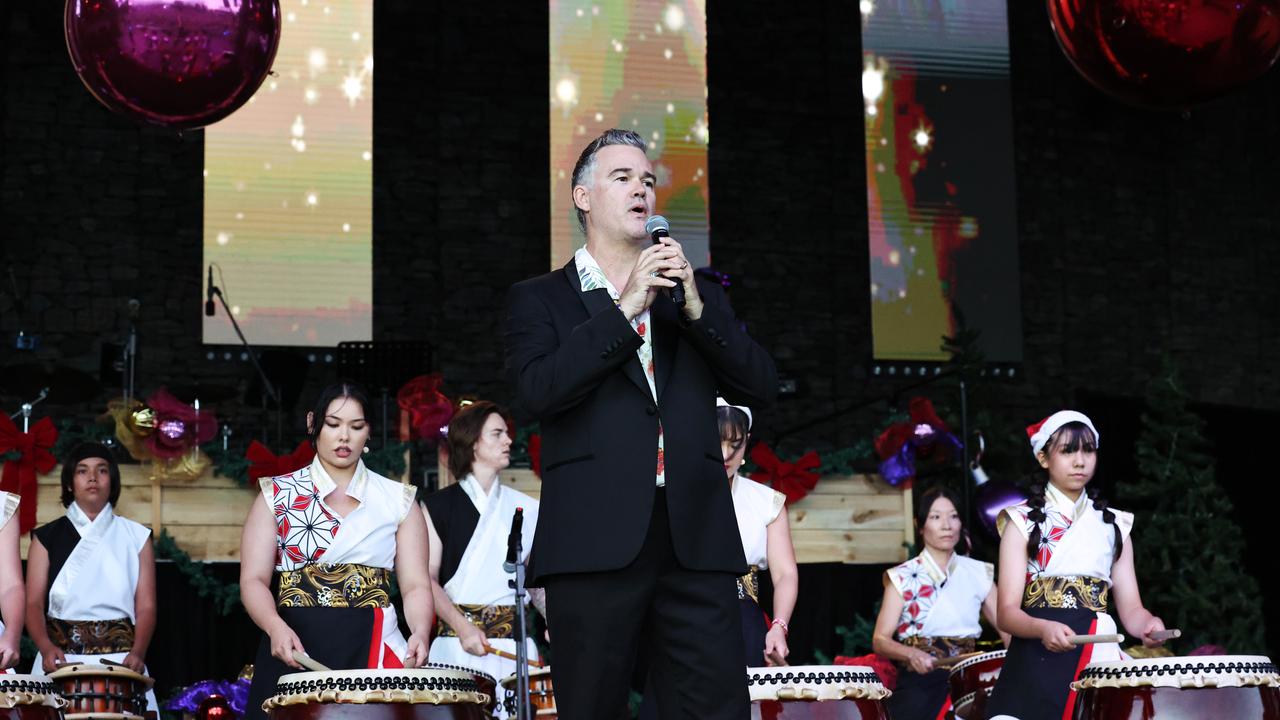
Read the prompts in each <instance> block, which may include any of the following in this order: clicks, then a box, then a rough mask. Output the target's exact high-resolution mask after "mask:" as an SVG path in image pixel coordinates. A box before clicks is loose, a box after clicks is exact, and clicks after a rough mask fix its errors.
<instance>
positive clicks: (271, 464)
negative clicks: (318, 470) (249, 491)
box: [244, 440, 316, 480]
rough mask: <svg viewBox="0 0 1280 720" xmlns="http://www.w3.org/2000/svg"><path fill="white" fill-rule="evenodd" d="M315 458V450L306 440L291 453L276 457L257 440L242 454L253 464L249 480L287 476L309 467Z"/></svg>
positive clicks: (250, 467)
mask: <svg viewBox="0 0 1280 720" xmlns="http://www.w3.org/2000/svg"><path fill="white" fill-rule="evenodd" d="M315 456H316V449H315V448H313V447H311V443H310V442H309V441H307V440H303V441H302V442H300V443H298V447H296V448H294V450H293V452H291V453H287V454H284V455H280V456H278V457H277V456H276V455H275V454H274V453H272V452H271V450H269V449H268V448H267V446H266V445H263V444H262V443H260V442H258V441H257V440H254V441H253V442H251V443H249V449H248V450H246V451H245V453H244V457H245V459H246V460H248V461H249V462H251V463H253V464H252V465H250V466H249V479H250V480H257V479H258V478H264V477H278V476H280V475H288V474H289V473H291V472H293V471H295V470H299V469H301V468H304V467H306V466H308V465H310V464H311V461H312V460H313V459H315Z"/></svg>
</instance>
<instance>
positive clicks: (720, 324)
mask: <svg viewBox="0 0 1280 720" xmlns="http://www.w3.org/2000/svg"><path fill="white" fill-rule="evenodd" d="M697 283H698V290H699V293H700V294H701V296H702V298H703V301H704V305H705V309H704V310H703V313H702V317H701V318H699V319H698V320H696V321H692V322H690V321H688V320H687V318H685V317H684V315H683V313H681V312H679V311H678V309H677V308H676V307H675V305H674V304H672V302H671V301H670V300H669V299H668V298H667V296H666V294H665V293H662V294H659V295H658V297H657V299H656V300H655V301H654V303H653V305H652V307H651V308H650V322H651V323H652V324H653V343H654V377H655V384H656V386H657V392H658V401H657V403H655V402H654V401H653V395H652V394H651V393H650V391H649V384H648V381H647V380H646V378H645V374H644V370H643V369H642V368H641V367H640V361H639V359H638V358H637V357H636V350H637V349H638V348H639V347H640V345H641V343H642V341H641V339H640V336H639V335H638V334H637V333H636V332H635V330H633V329H632V327H631V324H630V323H629V322H627V319H626V317H625V316H624V315H623V314H622V312H621V311H620V310H619V309H618V308H617V307H616V306H615V305H614V303H613V300H612V299H611V298H610V297H609V294H608V292H607V291H605V290H603V289H601V290H592V291H590V292H582V290H581V285H580V283H579V280H578V271H577V267H576V265H575V264H574V262H573V261H570V262H569V264H568V265H566V266H565V267H564V268H563V269H562V270H557V271H553V272H551V273H548V274H546V275H542V276H540V277H536V278H532V279H530V280H525V281H524V282H521V283H517V284H516V285H514V286H512V288H511V291H510V293H509V296H508V299H507V329H506V353H507V355H506V368H507V374H508V377H509V379H510V381H511V383H512V385H513V387H514V389H515V396H516V399H517V402H518V403H519V405H520V406H521V407H522V408H524V409H525V410H526V411H528V412H529V413H530V414H532V415H533V416H534V417H535V418H537V419H538V420H539V421H540V422H541V426H542V497H541V500H540V504H539V509H538V527H537V531H536V533H535V535H534V541H533V551H532V555H531V557H530V561H529V563H530V571H529V574H530V577H531V578H532V580H531V582H537V581H538V579H539V578H541V577H545V576H547V575H552V574H557V573H580V572H596V571H604V570H615V569H618V568H621V567H624V566H626V565H627V564H628V563H630V562H631V561H632V560H633V559H634V558H635V557H636V555H637V554H638V553H639V551H640V547H641V545H642V544H643V542H644V538H645V535H646V533H647V530H648V527H649V518H650V514H651V512H652V509H653V501H654V495H655V487H656V485H655V470H656V465H657V447H658V423H659V420H661V423H662V428H663V440H664V445H665V448H666V450H665V469H666V495H667V506H668V508H669V513H670V522H671V539H672V542H673V544H674V547H675V552H676V557H677V560H678V561H679V562H680V564H681V565H682V566H684V567H686V568H688V569H691V570H710V571H723V572H732V573H737V574H741V573H744V572H746V569H747V568H746V560H745V557H744V553H743V550H742V540H741V539H740V538H739V536H738V525H737V521H736V519H735V516H734V511H733V501H732V500H731V498H730V495H729V483H728V481H727V480H726V479H725V471H724V458H723V456H722V454H721V451H720V433H719V429H718V425H717V422H716V403H715V399H716V394H717V392H718V393H720V394H722V395H724V397H725V398H727V399H728V400H729V401H730V402H733V403H735V404H744V405H749V406H751V407H753V408H757V409H764V408H767V407H769V406H771V405H772V403H773V399H774V396H775V394H776V391H777V387H778V382H777V372H776V370H775V368H774V364H773V360H772V359H771V358H770V357H769V355H768V353H766V352H765V351H764V350H763V349H762V348H761V347H760V346H759V345H757V344H756V343H755V341H753V340H752V339H751V338H750V337H749V336H748V335H747V334H746V332H745V331H744V330H743V329H742V328H741V327H740V325H739V323H738V321H737V320H736V319H735V318H734V316H733V311H732V309H731V308H730V307H729V302H728V298H727V297H725V294H724V291H723V289H722V288H721V287H720V286H719V285H716V284H713V283H709V282H706V281H704V280H702V279H701V278H699V279H698V280H697Z"/></svg>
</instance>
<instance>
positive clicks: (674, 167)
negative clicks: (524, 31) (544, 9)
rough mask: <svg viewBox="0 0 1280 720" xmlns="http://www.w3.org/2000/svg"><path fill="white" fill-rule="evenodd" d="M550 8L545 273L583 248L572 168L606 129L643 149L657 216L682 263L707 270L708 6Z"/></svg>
mask: <svg viewBox="0 0 1280 720" xmlns="http://www.w3.org/2000/svg"><path fill="white" fill-rule="evenodd" d="M550 10H551V27H550V30H551V73H550V79H551V88H550V92H551V264H552V267H559V266H560V265H562V264H564V263H565V262H568V260H569V258H570V257H572V255H573V253H574V251H575V250H576V249H577V248H579V247H581V246H582V244H583V243H584V242H585V238H584V237H583V235H582V232H581V230H579V228H578V220H577V216H576V213H575V212H574V209H573V200H572V197H571V194H570V193H571V190H572V187H571V186H570V183H571V176H572V174H573V166H574V163H576V162H577V160H578V154H579V153H581V152H582V148H583V147H584V146H586V144H587V143H588V142H590V141H591V140H593V139H595V138H596V137H597V136H598V135H600V133H602V132H604V131H605V130H608V129H609V128H613V127H618V128H624V129H630V130H635V131H636V132H637V133H639V134H640V135H641V136H642V137H644V139H645V140H646V141H647V142H648V143H649V158H650V160H652V161H653V164H654V170H655V173H656V174H657V176H658V188H657V193H658V204H657V212H658V213H659V214H661V215H665V216H666V218H667V219H668V220H670V221H671V235H672V237H674V238H676V239H677V240H679V241H680V242H681V244H683V245H684V247H685V254H686V255H687V256H688V257H689V261H690V262H692V263H693V264H694V266H695V267H701V266H703V265H707V264H708V263H709V262H710V250H709V246H708V227H707V137H708V133H707V64H706V50H707V26H706V25H707V23H706V0H671V2H666V1H664V0H598V1H597V2H584V1H582V0H578V1H576V2H566V1H564V0H551V2H550Z"/></svg>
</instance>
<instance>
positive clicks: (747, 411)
mask: <svg viewBox="0 0 1280 720" xmlns="http://www.w3.org/2000/svg"><path fill="white" fill-rule="evenodd" d="M716 407H730V408H734V409H737V410H741V411H742V414H744V415H746V416H747V432H751V423H752V419H751V408H749V407H746V406H744V405H730V404H729V401H728V400H725V399H724V398H722V397H717V398H716Z"/></svg>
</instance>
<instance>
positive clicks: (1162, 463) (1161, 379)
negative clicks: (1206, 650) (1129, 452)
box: [1116, 357, 1265, 654]
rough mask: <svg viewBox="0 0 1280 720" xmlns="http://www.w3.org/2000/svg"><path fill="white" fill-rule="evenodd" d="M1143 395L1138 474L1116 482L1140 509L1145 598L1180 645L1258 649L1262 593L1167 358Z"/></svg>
mask: <svg viewBox="0 0 1280 720" xmlns="http://www.w3.org/2000/svg"><path fill="white" fill-rule="evenodd" d="M1146 395H1147V397H1146V401H1147V411H1146V412H1145V413H1143V416H1142V425H1143V429H1142V432H1141V434H1140V435H1139V437H1138V441H1137V446H1136V455H1137V466H1138V477H1137V479H1136V480H1135V481H1133V482H1122V483H1120V484H1119V486H1118V487H1117V489H1116V492H1117V494H1118V495H1119V497H1120V499H1121V500H1123V501H1124V502H1127V503H1129V505H1130V509H1133V510H1134V511H1135V514H1136V515H1137V520H1136V522H1135V524H1134V525H1135V531H1134V536H1135V539H1136V542H1135V543H1134V549H1135V552H1136V555H1135V557H1134V564H1135V568H1136V571H1137V575H1138V582H1139V586H1140V587H1141V589H1142V596H1143V602H1144V604H1146V606H1147V607H1148V608H1150V609H1151V610H1152V612H1154V613H1155V614H1156V615H1158V616H1160V617H1161V618H1162V619H1163V620H1164V623H1165V625H1166V626H1167V627H1177V628H1181V629H1182V632H1183V636H1182V640H1181V641H1179V645H1178V647H1179V648H1180V649H1182V650H1183V652H1186V651H1187V650H1190V649H1192V648H1195V647H1198V646H1200V645H1204V644H1216V645H1221V646H1223V647H1225V648H1227V651H1228V652H1230V653H1233V654H1241V653H1262V652H1264V642H1265V641H1264V625H1263V623H1264V620H1263V614H1262V597H1261V591H1260V589H1259V587H1258V582H1257V580H1256V579H1255V578H1254V577H1252V576H1251V575H1249V574H1248V573H1246V572H1245V570H1244V566H1243V562H1244V535H1243V533H1242V531H1241V529H1240V526H1239V524H1237V522H1236V521H1235V520H1234V519H1233V517H1232V504H1231V500H1230V498H1228V497H1227V495H1226V493H1225V492H1224V490H1223V488H1222V486H1221V485H1219V484H1218V482H1217V479H1216V477H1215V473H1214V465H1215V461H1214V458H1213V456H1212V455H1211V452H1212V448H1211V447H1210V445H1209V442H1208V441H1207V440H1206V438H1205V436H1204V432H1203V429H1204V421H1203V420H1201V419H1200V418H1199V417H1198V416H1197V415H1196V414H1195V413H1194V412H1192V411H1191V410H1190V409H1189V408H1188V407H1187V400H1188V396H1187V393H1186V391H1185V390H1184V389H1183V388H1182V385H1181V384H1180V383H1179V379H1178V373H1177V368H1176V365H1175V363H1174V362H1173V361H1172V360H1171V359H1169V358H1168V357H1166V358H1165V360H1164V366H1163V368H1162V371H1161V372H1160V374H1159V375H1158V376H1157V377H1156V378H1155V379H1153V380H1152V381H1151V383H1150V384H1149V385H1148V386H1147V393H1146ZM1121 507H1125V506H1124V505H1121Z"/></svg>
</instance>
